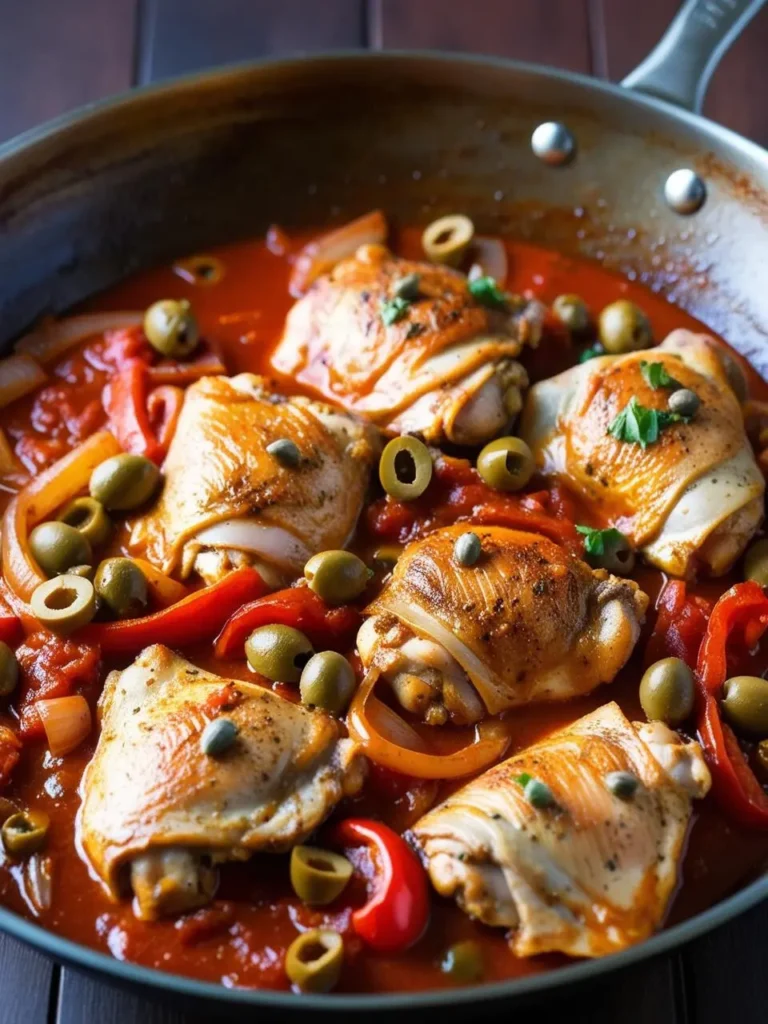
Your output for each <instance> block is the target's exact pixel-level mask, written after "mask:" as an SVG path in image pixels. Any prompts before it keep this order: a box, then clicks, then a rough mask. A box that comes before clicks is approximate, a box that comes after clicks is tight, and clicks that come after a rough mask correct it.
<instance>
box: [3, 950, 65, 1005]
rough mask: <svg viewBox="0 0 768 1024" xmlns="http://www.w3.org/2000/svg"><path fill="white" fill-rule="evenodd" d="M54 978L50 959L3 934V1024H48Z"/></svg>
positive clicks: (54, 969)
mask: <svg viewBox="0 0 768 1024" xmlns="http://www.w3.org/2000/svg"><path fill="white" fill-rule="evenodd" d="M54 976H56V977H58V968H57V967H54V965H53V964H52V963H51V961H50V960H47V959H46V958H45V957H44V956H41V955H40V953H35V952H33V951H32V950H31V949H28V948H27V947H26V946H22V944H21V943H20V942H16V941H15V939H11V938H9V937H8V936H7V935H2V934H0V1024H47V1021H48V1019H49V1011H50V1008H51V1003H52V1002H53V1003H54V1008H55V996H56V991H55V987H53V985H54Z"/></svg>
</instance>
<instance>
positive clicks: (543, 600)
mask: <svg viewBox="0 0 768 1024" xmlns="http://www.w3.org/2000/svg"><path fill="white" fill-rule="evenodd" d="M466 531H467V527H466V526H450V527H446V528H445V529H441V530H437V531H435V532H434V533H431V534H429V535H428V536H427V537H425V538H424V539H423V540H420V541H417V542H416V543H414V544H411V545H410V546H409V547H408V548H407V549H406V550H405V552H404V553H403V554H402V556H401V557H400V559H399V561H398V563H397V566H396V567H395V571H394V573H393V575H392V577H391V579H390V580H389V582H388V583H387V584H386V585H385V587H384V589H383V591H382V592H381V594H380V595H379V597H378V598H376V600H375V601H374V602H373V603H372V604H371V605H370V606H369V607H368V609H367V610H366V611H367V615H368V616H369V618H368V619H367V620H366V621H365V622H364V623H363V626H362V627H361V629H360V632H359V634H358V638H357V644H358V650H359V652H360V656H361V658H362V660H363V664H364V665H365V666H366V668H368V667H370V666H371V665H375V666H376V667H377V668H378V669H379V670H380V672H381V675H382V676H383V677H384V678H385V679H387V680H388V681H389V683H390V684H391V686H392V687H393V689H394V691H395V694H396V695H397V698H398V700H399V701H400V703H401V704H402V705H403V706H404V707H405V708H407V709H408V710H409V711H412V712H414V713H415V714H419V715H421V716H423V717H424V719H425V720H426V721H427V722H430V723H433V724H442V723H443V722H445V721H446V720H447V719H448V718H450V719H451V720H453V721H455V722H457V723H464V722H475V721H477V720H479V719H480V718H482V717H483V715H484V714H485V713H486V712H488V713H490V714H492V715H494V714H498V713H499V712H501V711H504V710H505V709H507V708H511V707H514V706H515V705H519V704H529V703H533V702H534V701H553V700H567V699H568V698H570V697H575V696H578V695H579V694H584V693H589V691H590V690H593V689H594V688H595V687H596V686H598V685H599V684H600V683H606V682H610V681H611V680H612V679H613V678H614V676H615V675H616V673H617V672H618V671H619V669H620V668H621V667H622V666H623V665H624V663H625V662H626V661H627V659H628V658H629V656H630V654H631V652H632V648H633V647H634V645H635V643H636V641H637V638H638V635H639V632H640V625H641V623H642V622H643V618H644V615H645V609H646V606H647V604H648V598H647V597H646V595H645V594H644V593H643V592H642V591H641V590H640V589H639V588H638V586H637V584H635V583H632V582H630V581H627V580H620V579H617V578H616V577H614V576H609V575H608V573H607V572H606V571H605V570H592V569H590V568H589V566H588V565H586V564H585V563H584V562H582V561H580V560H579V559H577V558H574V557H573V556H572V555H569V554H568V553H567V552H566V551H565V550H564V549H563V548H561V547H559V546H558V545H557V544H554V543H553V542H552V541H550V540H547V539H546V538H545V537H542V536H539V535H538V534H533V533H524V532H522V531H518V530H508V529H504V528H502V527H476V528H475V530H474V533H475V534H476V535H477V536H478V537H479V539H480V541H481V545H482V554H481V556H480V558H479V560H478V561H477V562H476V563H475V564H474V565H472V566H468V567H465V566H461V565H459V564H458V563H457V561H456V559H455V557H454V546H455V544H456V540H457V539H458V538H459V537H460V536H461V535H462V534H463V533H466Z"/></svg>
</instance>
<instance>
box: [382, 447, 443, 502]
mask: <svg viewBox="0 0 768 1024" xmlns="http://www.w3.org/2000/svg"><path fill="white" fill-rule="evenodd" d="M431 479H432V456H431V455H430V454H429V448H427V446H426V445H425V444H424V443H423V442H422V441H419V439H418V438H416V437H411V435H410V434H403V436H402V437H393V438H392V440H391V441H390V442H389V443H388V444H387V445H386V447H385V448H384V451H383V452H382V453H381V459H380V461H379V480H381V486H382V487H383V488H384V490H385V491H386V492H387V494H388V495H389V496H390V497H391V498H396V499H397V500H398V501H413V499H414V498H418V497H420V496H421V495H422V494H423V493H424V491H426V489H427V487H428V486H429V481H430V480H431Z"/></svg>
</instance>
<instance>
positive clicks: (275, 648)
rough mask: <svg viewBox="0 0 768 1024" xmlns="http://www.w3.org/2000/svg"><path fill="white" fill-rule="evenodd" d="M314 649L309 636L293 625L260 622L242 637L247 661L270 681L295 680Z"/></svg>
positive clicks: (297, 679) (296, 681)
mask: <svg viewBox="0 0 768 1024" xmlns="http://www.w3.org/2000/svg"><path fill="white" fill-rule="evenodd" d="M314 653H315V652H314V650H313V649H312V644H311V643H310V642H309V640H308V639H307V638H306V637H305V636H304V634H303V633H300V632H299V630H298V629H294V628H293V626H279V625H274V626H259V628H258V629H254V631H253V632H252V633H251V635H250V636H249V637H248V639H247V640H246V641H245V656H246V658H247V659H248V664H249V665H250V666H251V668H252V669H253V670H254V672H258V673H259V674H260V675H262V676H266V678H267V679H271V680H272V681H273V682H280V683H298V681H299V679H301V673H302V670H303V669H304V666H305V665H306V664H307V662H308V661H309V659H310V658H311V657H312V655H313V654H314Z"/></svg>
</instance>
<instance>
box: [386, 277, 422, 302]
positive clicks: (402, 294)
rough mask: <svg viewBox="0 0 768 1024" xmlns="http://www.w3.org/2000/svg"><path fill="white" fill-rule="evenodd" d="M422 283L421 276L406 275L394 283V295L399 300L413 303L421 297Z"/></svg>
mask: <svg viewBox="0 0 768 1024" xmlns="http://www.w3.org/2000/svg"><path fill="white" fill-rule="evenodd" d="M420 282H421V275H420V274H406V275H405V277H399V278H398V279H397V280H396V281H394V282H393V284H392V294H393V295H395V296H396V297H397V298H398V299H408V300H409V302H413V301H414V300H415V299H418V297H419V284H420Z"/></svg>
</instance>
